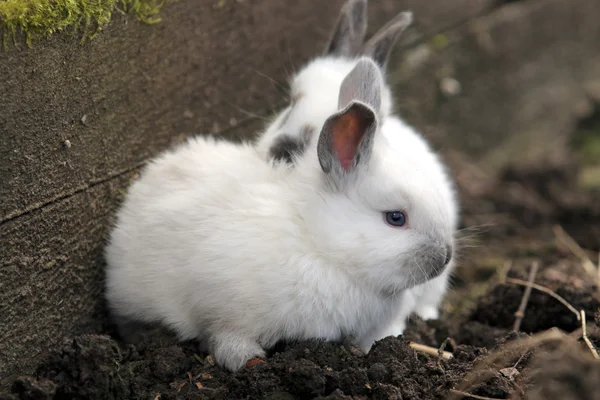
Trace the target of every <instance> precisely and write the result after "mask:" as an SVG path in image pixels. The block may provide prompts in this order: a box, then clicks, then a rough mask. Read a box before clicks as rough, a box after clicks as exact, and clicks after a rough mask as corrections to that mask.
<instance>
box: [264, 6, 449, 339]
mask: <svg viewBox="0 0 600 400" xmlns="http://www.w3.org/2000/svg"><path fill="white" fill-rule="evenodd" d="M411 23H412V14H411V13H410V12H402V13H400V14H398V15H397V16H396V17H395V18H393V19H392V20H391V21H390V22H388V23H387V24H386V25H385V26H384V27H382V28H381V29H380V30H379V31H378V32H377V33H376V34H375V35H373V37H372V38H371V39H370V40H369V41H367V42H366V43H363V41H364V37H365V32H366V29H367V0H348V1H347V2H346V3H345V4H344V6H343V8H342V10H341V12H340V16H339V18H338V21H337V24H336V26H335V29H334V30H333V32H332V34H331V36H330V40H329V43H328V44H327V47H326V51H325V54H324V55H323V56H321V57H318V58H316V59H314V60H312V61H311V62H309V63H308V64H307V65H306V66H304V67H303V68H301V69H300V71H299V72H298V73H297V74H296V75H295V76H294V77H293V78H292V80H291V83H290V89H291V95H292V101H291V104H290V105H289V106H288V107H287V108H286V109H285V110H283V111H282V112H281V113H280V114H279V115H278V116H277V117H276V118H275V119H274V121H273V122H272V123H271V124H270V125H269V126H268V127H267V129H266V131H265V132H264V133H263V134H262V135H261V136H260V137H259V138H258V141H257V143H256V147H257V150H258V151H259V153H260V154H261V157H263V158H264V159H266V160H269V161H274V162H280V161H283V162H286V163H288V164H290V165H292V166H293V165H294V164H296V163H297V162H298V161H297V160H298V159H299V158H301V157H303V156H304V152H305V149H306V148H307V147H310V146H316V145H317V138H316V132H317V127H319V126H321V125H322V124H323V122H324V121H325V120H326V119H327V118H328V116H329V115H330V114H332V113H335V112H337V111H338V109H339V107H343V106H345V104H338V97H337V96H338V92H339V90H340V86H341V83H342V81H343V80H344V78H345V77H346V75H347V74H348V72H349V71H350V70H351V69H352V68H354V66H355V65H356V64H357V62H358V60H359V58H358V57H360V56H367V57H369V58H371V59H372V60H373V61H375V63H376V64H377V65H378V67H379V68H380V69H381V72H382V74H383V73H385V68H386V64H387V62H388V59H389V57H390V54H391V50H392V48H393V46H394V44H395V42H396V40H397V39H398V37H399V36H400V34H401V33H402V32H404V30H405V29H406V28H407V27H408V26H409V25H410V24H411ZM368 84H369V82H363V85H368ZM380 113H381V121H383V123H384V124H385V123H388V121H389V123H390V129H392V128H391V126H395V127H396V133H395V134H394V135H393V138H391V139H390V140H393V141H394V142H397V146H402V147H405V148H407V149H408V148H410V145H411V143H417V144H418V146H419V149H418V151H417V152H416V153H415V154H421V153H423V154H424V159H423V160H422V162H420V163H419V165H425V163H426V162H429V163H431V165H429V166H427V167H428V168H429V169H431V170H432V171H437V172H436V173H437V174H438V176H437V183H436V184H437V185H439V187H440V188H441V189H440V190H444V191H446V192H447V193H448V207H450V208H451V210H452V211H451V214H452V215H453V220H454V222H453V223H455V224H457V219H458V215H457V214H458V201H457V199H456V197H455V195H454V194H453V192H454V188H453V187H452V186H453V184H452V182H451V181H450V179H449V178H448V177H447V176H446V172H445V168H444V166H443V165H442V164H441V162H440V161H439V160H438V158H437V157H435V156H433V154H431V153H432V150H430V149H429V148H428V146H427V145H426V144H425V143H423V141H424V139H422V137H421V136H420V135H419V134H418V133H417V132H415V131H414V130H413V129H412V128H411V127H409V126H407V125H406V124H405V123H403V122H402V121H401V120H400V119H399V118H398V117H396V116H394V115H393V101H392V95H391V90H390V89H389V87H388V85H387V84H385V81H384V86H383V88H382V103H381V111H380ZM405 162H408V160H406V161H405ZM452 264H453V263H452ZM451 271H452V265H451V266H450V267H448V268H446V269H445V270H444V273H443V274H442V276H440V277H439V278H437V279H434V280H431V281H428V282H427V283H425V284H423V285H420V286H417V287H416V288H414V289H413V290H411V291H409V293H407V295H406V296H407V298H410V299H411V300H410V301H413V302H414V309H413V310H408V314H410V312H411V311H414V312H415V313H416V314H417V315H419V316H420V317H422V318H423V319H435V318H437V317H438V314H439V311H438V307H439V303H440V301H441V300H442V298H443V296H444V294H445V293H446V290H447V286H448V277H449V274H450V272H451ZM408 302H409V300H408V299H407V300H406V301H405V305H406V304H408ZM405 314H406V310H404V311H401V312H400V314H399V317H398V318H399V320H398V323H397V325H396V328H394V329H392V330H391V331H390V334H393V335H399V334H401V333H402V331H403V330H404V317H405Z"/></svg>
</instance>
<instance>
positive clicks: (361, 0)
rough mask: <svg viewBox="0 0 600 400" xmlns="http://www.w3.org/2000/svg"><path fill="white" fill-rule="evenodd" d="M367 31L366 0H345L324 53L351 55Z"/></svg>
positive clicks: (359, 45)
mask: <svg viewBox="0 0 600 400" xmlns="http://www.w3.org/2000/svg"><path fill="white" fill-rule="evenodd" d="M366 32H367V0H346V3H345V4H344V6H343V7H342V9H341V11H340V15H339V17H338V20H337V22H336V25H335V28H334V30H333V32H332V34H331V37H330V38H329V43H328V44H327V47H326V49H325V54H326V55H336V56H346V57H349V56H352V55H354V54H356V53H357V52H358V51H360V48H361V46H362V45H363V41H364V39H365V34H366Z"/></svg>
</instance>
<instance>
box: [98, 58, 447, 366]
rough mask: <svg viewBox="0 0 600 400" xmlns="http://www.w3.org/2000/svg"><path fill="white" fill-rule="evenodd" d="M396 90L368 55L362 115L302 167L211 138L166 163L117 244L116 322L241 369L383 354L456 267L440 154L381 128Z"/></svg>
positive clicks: (346, 93)
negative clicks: (298, 352)
mask: <svg viewBox="0 0 600 400" xmlns="http://www.w3.org/2000/svg"><path fill="white" fill-rule="evenodd" d="M364 81H368V82H369V83H370V84H369V85H366V86H365V85H363V82H364ZM381 89H382V78H381V75H380V72H379V70H378V68H377V66H376V65H375V64H374V63H373V62H372V61H370V60H368V59H361V60H359V61H358V62H357V63H356V65H355V67H354V68H353V69H352V70H351V71H350V73H349V74H348V75H347V76H346V78H345V79H344V80H343V82H342V84H341V87H340V90H339V102H340V104H347V106H346V107H345V108H344V109H343V110H341V111H339V112H337V113H334V114H332V115H331V116H329V118H327V119H326V121H325V122H324V124H323V126H322V127H320V134H319V136H318V137H319V140H318V144H317V145H316V146H311V147H308V148H306V149H305V152H304V154H305V157H302V158H299V159H298V160H297V165H296V166H295V167H294V168H292V167H290V166H289V165H287V164H285V163H279V164H270V163H267V162H265V160H264V159H263V158H262V157H261V156H260V154H259V152H258V151H257V149H256V148H254V147H252V146H250V145H239V144H233V143H228V142H225V141H215V140H214V139H208V138H195V139H191V140H189V141H188V142H187V143H186V144H184V145H182V146H180V147H179V148H178V149H175V150H173V151H170V152H167V153H165V154H163V155H162V156H160V157H158V158H157V159H156V160H154V161H152V162H151V163H150V164H149V165H148V166H147V167H146V169H145V170H144V171H143V173H142V176H141V178H140V179H139V180H138V181H136V182H135V183H134V184H133V185H132V187H131V188H130V190H129V193H128V195H127V197H126V199H125V202H124V204H123V206H122V208H121V210H120V211H119V213H118V216H117V226H116V227H115V229H114V231H113V232H112V233H111V237H110V242H109V244H108V246H107V248H106V259H107V265H108V266H107V290H106V296H107V300H108V304H109V307H110V309H111V311H112V313H113V315H114V316H115V317H116V319H117V320H118V321H119V320H120V321H125V322H127V321H133V322H136V321H137V322H148V323H152V322H159V323H161V324H163V325H166V326H168V327H170V328H171V329H172V330H174V331H175V332H176V333H177V334H178V336H179V337H180V338H181V339H191V338H196V339H198V340H199V341H200V342H201V343H203V344H204V345H205V346H206V348H207V349H208V350H209V351H211V352H212V353H213V354H214V356H215V359H216V360H217V362H218V363H219V364H221V365H223V366H225V367H226V368H228V369H231V370H235V369H238V368H240V367H241V366H242V365H243V364H244V362H245V361H247V360H248V359H249V358H252V357H256V356H263V355H264V348H268V347H270V346H271V345H273V344H274V343H275V342H277V341H279V340H283V339H308V338H321V339H326V340H338V339H342V338H345V337H352V338H354V339H355V340H356V341H357V342H358V343H359V345H360V346H361V348H362V349H363V350H365V351H368V350H369V348H370V347H371V345H372V344H373V342H374V341H375V340H378V339H380V338H382V337H384V336H386V335H387V334H388V333H389V332H390V331H393V330H395V329H398V328H394V327H397V326H398V324H401V325H402V324H403V323H404V319H405V316H406V315H408V313H409V312H410V307H412V303H411V301H404V300H405V296H406V290H407V289H410V288H412V287H414V286H415V285H419V284H422V283H424V282H427V281H428V280H431V279H433V278H435V277H436V276H438V275H440V274H443V273H444V272H443V271H444V269H445V267H446V265H447V264H448V263H450V260H451V256H452V246H453V245H452V243H453V232H454V224H455V221H454V218H455V217H454V210H453V208H452V206H451V202H449V201H448V199H449V196H451V195H452V194H451V192H449V191H447V190H446V186H444V185H443V184H441V181H440V176H443V175H440V171H439V170H438V168H439V165H440V164H439V163H438V164H436V163H429V162H425V163H424V162H423V159H422V157H420V156H419V154H418V150H419V149H421V147H422V146H426V143H425V142H424V141H422V140H418V137H417V136H414V138H413V139H411V140H409V141H407V142H403V144H402V146H398V145H397V142H396V138H395V136H396V134H397V130H398V129H399V128H402V129H409V128H408V127H406V126H404V125H402V124H401V122H400V121H399V120H396V119H393V118H388V119H387V120H386V121H385V122H383V123H380V120H379V118H380V112H381V105H382V96H381ZM395 143H396V144H395ZM431 154H432V155H431V157H435V156H434V155H433V153H431ZM394 210H396V211H394ZM409 306H410V307H409ZM400 314H402V315H403V316H404V317H403V318H399V317H398V316H399V315H400Z"/></svg>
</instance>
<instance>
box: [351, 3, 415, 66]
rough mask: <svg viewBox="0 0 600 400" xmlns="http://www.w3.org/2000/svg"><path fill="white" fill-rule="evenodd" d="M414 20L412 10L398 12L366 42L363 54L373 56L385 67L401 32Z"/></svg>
mask: <svg viewBox="0 0 600 400" xmlns="http://www.w3.org/2000/svg"><path fill="white" fill-rule="evenodd" d="M412 20H413V14H412V12H410V11H405V12H402V13H400V14H398V15H397V16H396V17H395V18H394V19H392V20H391V21H390V22H388V23H387V24H385V25H384V26H383V28H381V29H380V30H379V31H378V32H377V33H376V34H375V35H373V37H372V38H371V39H369V41H368V42H367V43H365V45H364V47H363V49H362V54H364V55H366V56H369V57H371V58H372V59H373V60H375V62H376V63H377V64H378V65H379V66H380V67H381V68H385V66H386V64H387V62H388V59H389V58H390V54H391V51H392V48H393V47H394V44H396V41H397V40H398V38H399V37H400V34H401V33H402V32H404V31H405V30H406V28H408V27H409V26H410V25H411V24H412Z"/></svg>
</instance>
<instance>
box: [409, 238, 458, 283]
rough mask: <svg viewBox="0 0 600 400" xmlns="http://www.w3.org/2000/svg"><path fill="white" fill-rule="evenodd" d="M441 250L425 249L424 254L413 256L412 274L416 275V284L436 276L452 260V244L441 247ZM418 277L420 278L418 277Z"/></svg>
mask: <svg viewBox="0 0 600 400" xmlns="http://www.w3.org/2000/svg"><path fill="white" fill-rule="evenodd" d="M442 249H443V250H442V251H439V249H438V251H436V252H433V251H427V252H426V253H425V254H422V253H421V255H420V256H419V255H417V256H415V258H414V265H413V275H417V276H418V278H417V281H419V282H418V284H421V283H424V282H427V281H429V280H431V279H434V278H437V277H438V276H440V275H441V274H442V272H444V270H445V269H446V267H447V266H448V264H450V262H451V261H452V246H450V245H447V246H443V247H442ZM419 278H420V279H419Z"/></svg>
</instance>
